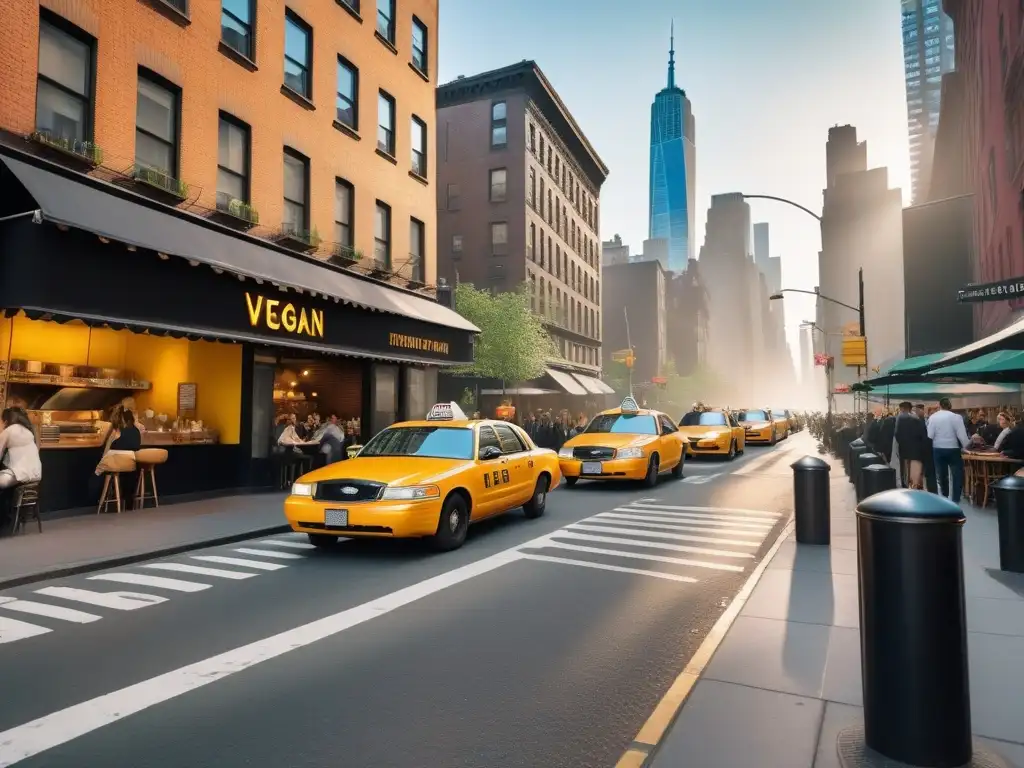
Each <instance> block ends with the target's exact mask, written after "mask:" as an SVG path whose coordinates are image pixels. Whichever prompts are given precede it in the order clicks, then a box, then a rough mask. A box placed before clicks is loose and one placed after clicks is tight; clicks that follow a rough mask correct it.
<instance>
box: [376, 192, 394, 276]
mask: <svg viewBox="0 0 1024 768" xmlns="http://www.w3.org/2000/svg"><path fill="white" fill-rule="evenodd" d="M373 261H374V263H375V265H376V266H377V267H380V268H381V269H390V268H391V208H390V207H389V206H388V205H387V204H385V203H382V202H381V201H380V200H378V201H377V211H376V214H375V215H374V219H373Z"/></svg>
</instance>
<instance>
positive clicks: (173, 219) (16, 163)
mask: <svg viewBox="0 0 1024 768" xmlns="http://www.w3.org/2000/svg"><path fill="white" fill-rule="evenodd" d="M0 163H2V164H3V165H4V166H6V168H7V170H8V171H9V172H10V174H11V175H13V176H14V177H15V178H16V179H17V180H18V181H19V182H20V183H21V185H22V186H23V187H24V188H25V190H26V191H27V192H28V194H29V195H30V196H31V197H32V199H33V200H34V201H35V204H36V206H37V207H38V209H39V212H40V215H41V216H42V218H43V219H44V220H47V221H51V222H53V223H55V224H58V225H62V226H67V227H71V228H74V229H81V230H85V231H87V232H91V233H94V234H96V235H99V236H102V237H104V238H107V239H109V240H114V241H117V242H120V243H124V244H126V245H131V246H134V247H136V248H144V249H148V250H152V251H156V252H158V253H161V254H167V255H170V256H177V257H179V258H182V259H187V260H189V261H190V262H196V263H201V264H206V265H207V266H210V267H212V268H214V269H215V270H223V271H226V272H231V273H234V274H236V275H241V276H244V277H248V278H252V279H254V280H258V281H264V280H265V281H267V282H270V283H273V284H274V285H276V286H278V287H281V288H287V289H298V290H299V291H304V292H307V293H309V294H312V295H314V296H323V297H324V298H326V299H330V300H334V301H343V302H346V303H349V304H353V305H355V306H358V307H363V308H365V309H370V310H374V311H378V312H387V313H391V314H395V315H401V316H404V317H408V318H411V319H414V320H418V321H420V322H425V323H432V324H434V325H438V326H443V327H448V328H454V329H458V330H463V331H469V332H474V333H475V332H479V330H480V329H479V328H477V327H476V326H475V325H473V324H472V323H470V322H469V321H468V320H466V319H464V318H463V317H462V316H460V315H459V314H458V313H456V312H454V311H453V310H451V309H448V308H447V307H444V306H442V305H440V304H438V303H436V302H434V301H431V300H430V299H427V298H425V297H422V296H417V295H414V294H412V293H410V292H406V291H403V290H398V289H395V288H393V287H389V286H386V285H383V284H381V283H378V282H375V281H371V280H364V279H360V278H359V277H356V276H354V275H351V274H348V273H345V272H342V271H340V270H335V269H333V268H329V267H327V266H325V265H323V264H322V263H318V262H317V260H315V259H313V258H311V257H307V256H302V255H299V254H293V253H291V252H289V251H287V250H285V249H282V248H278V247H276V246H273V245H271V244H269V243H262V242H260V241H259V240H257V239H255V238H253V237H250V236H248V235H243V234H238V233H232V232H230V230H228V229H227V228H224V227H220V226H219V225H216V224H214V223H213V222H210V221H207V220H206V219H204V218H202V217H200V216H195V215H193V214H190V213H187V212H185V211H180V210H177V209H164V210H160V209H157V208H155V207H151V205H149V204H147V203H148V201H146V200H145V199H144V198H142V197H140V196H139V195H136V194H134V193H132V192H130V191H127V190H124V189H121V188H120V187H117V186H115V185H113V184H107V183H106V182H103V181H99V180H97V179H92V178H84V179H83V180H82V181H77V180H75V179H72V178H69V177H68V176H65V175H62V174H61V173H58V172H56V171H49V170H46V169H44V168H42V167H38V166H36V165H30V164H29V163H27V162H23V161H21V160H15V159H12V158H10V157H6V156H4V157H0ZM98 193H99V194H98Z"/></svg>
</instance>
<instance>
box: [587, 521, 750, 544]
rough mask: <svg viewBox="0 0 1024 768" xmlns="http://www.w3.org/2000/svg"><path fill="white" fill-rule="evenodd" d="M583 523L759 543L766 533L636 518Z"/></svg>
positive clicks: (702, 522)
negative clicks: (722, 536)
mask: <svg viewBox="0 0 1024 768" xmlns="http://www.w3.org/2000/svg"><path fill="white" fill-rule="evenodd" d="M580 522H583V523H591V522H593V523H600V524H602V525H614V526H616V529H617V530H618V529H619V528H620V527H621V530H623V531H625V530H628V529H629V528H630V527H633V528H650V529H651V530H655V531H690V532H691V533H709V532H710V533H721V534H728V535H729V536H746V537H748V538H753V539H757V540H758V541H761V540H762V539H764V537H765V534H766V533H767V531H751V530H743V529H741V528H713V529H711V530H710V531H709V529H707V528H700V527H699V526H698V525H678V524H675V523H648V522H646V521H641V520H638V519H637V518H635V517H634V518H626V519H623V518H621V517H620V518H616V519H609V518H607V517H605V516H604V515H595V516H594V517H588V518H587V519H586V520H581V521H580ZM693 522H694V523H698V524H704V523H705V521H704V520H694V521H693Z"/></svg>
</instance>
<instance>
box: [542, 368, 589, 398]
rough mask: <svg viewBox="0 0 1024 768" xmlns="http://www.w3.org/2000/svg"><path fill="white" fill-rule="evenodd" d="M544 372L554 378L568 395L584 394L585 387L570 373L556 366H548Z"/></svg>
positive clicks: (585, 391) (585, 392)
mask: <svg viewBox="0 0 1024 768" xmlns="http://www.w3.org/2000/svg"><path fill="white" fill-rule="evenodd" d="M545 373H547V375H548V376H550V377H551V378H552V379H554V381H555V383H556V384H558V386H560V387H561V388H562V389H563V390H565V392H566V393H568V394H570V395H586V394H587V390H586V388H585V387H584V386H583V385H582V384H580V383H579V382H578V381H576V379H574V378H573V377H572V374H571V373H566V372H565V371H560V370H558V369H557V368H548V369H547V370H546V371H545Z"/></svg>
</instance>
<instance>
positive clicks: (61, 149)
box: [29, 131, 103, 168]
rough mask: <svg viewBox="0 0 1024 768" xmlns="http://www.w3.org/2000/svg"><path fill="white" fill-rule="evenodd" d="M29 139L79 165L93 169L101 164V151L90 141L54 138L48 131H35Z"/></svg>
mask: <svg viewBox="0 0 1024 768" xmlns="http://www.w3.org/2000/svg"><path fill="white" fill-rule="evenodd" d="M29 139H30V140H32V141H34V142H35V143H36V144H39V145H40V146H42V147H45V148H46V149H48V150H50V151H52V152H54V153H56V154H58V155H60V156H62V157H64V158H67V159H69V160H73V161H74V162H75V163H77V164H79V165H84V166H87V167H89V168H95V167H96V166H97V165H99V164H100V163H102V162H103V150H102V149H101V148H100V147H98V146H97V145H96V144H94V143H93V142H91V141H79V140H78V139H69V138H68V137H66V136H56V135H54V134H52V133H50V132H49V131H35V132H34V133H32V134H30V135H29Z"/></svg>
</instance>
